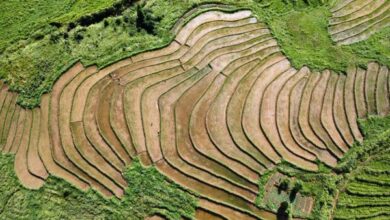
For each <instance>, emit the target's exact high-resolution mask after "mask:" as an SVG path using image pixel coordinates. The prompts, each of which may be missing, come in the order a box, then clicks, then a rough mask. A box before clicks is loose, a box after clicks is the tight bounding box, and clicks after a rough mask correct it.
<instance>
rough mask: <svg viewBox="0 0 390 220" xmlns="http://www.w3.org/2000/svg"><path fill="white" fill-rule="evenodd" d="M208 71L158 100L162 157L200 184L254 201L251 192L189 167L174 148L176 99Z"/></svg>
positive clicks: (207, 70)
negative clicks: (203, 183) (204, 183)
mask: <svg viewBox="0 0 390 220" xmlns="http://www.w3.org/2000/svg"><path fill="white" fill-rule="evenodd" d="M209 71H210V69H204V70H201V71H200V73H198V74H196V75H194V76H193V77H191V78H189V79H187V80H185V81H183V82H182V83H180V84H179V85H177V86H176V87H173V88H172V89H170V90H169V91H167V92H166V93H164V94H163V95H162V96H161V97H160V99H159V108H160V117H161V122H160V123H161V132H160V137H161V139H160V144H161V150H162V153H163V155H164V158H165V160H166V161H167V162H168V163H169V164H171V165H172V166H173V167H174V168H175V169H177V170H178V171H180V172H183V173H185V174H186V175H191V176H192V177H193V178H195V179H198V180H201V181H202V182H205V181H207V182H210V183H212V185H213V186H217V187H223V188H224V189H227V190H229V191H232V192H235V191H237V193H238V194H237V195H240V196H244V198H245V197H247V198H248V199H249V200H252V199H254V198H255V197H254V195H253V194H252V192H250V191H248V190H247V189H242V188H238V187H237V186H234V185H232V184H231V183H229V182H225V181H221V180H220V179H217V178H216V177H214V176H212V175H211V174H210V173H207V172H202V171H201V170H200V169H199V168H198V167H197V166H190V164H188V163H186V162H185V160H183V159H182V157H181V156H180V155H179V152H178V149H177V148H176V147H178V146H176V145H177V143H178V142H176V141H177V140H176V137H175V129H177V128H175V123H174V120H172V118H174V106H175V105H177V104H176V102H177V99H179V98H180V96H181V93H182V92H184V91H186V90H187V89H188V88H189V87H190V86H191V85H193V84H195V83H196V82H198V81H199V80H200V79H201V78H202V77H205V76H204V75H205V74H207V73H209Z"/></svg>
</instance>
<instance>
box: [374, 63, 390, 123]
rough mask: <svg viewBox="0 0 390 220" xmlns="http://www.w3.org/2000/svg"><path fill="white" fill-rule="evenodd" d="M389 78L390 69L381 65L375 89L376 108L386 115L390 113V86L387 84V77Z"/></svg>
mask: <svg viewBox="0 0 390 220" xmlns="http://www.w3.org/2000/svg"><path fill="white" fill-rule="evenodd" d="M388 78H389V70H388V69H387V67H386V66H381V68H380V70H379V74H378V82H377V87H376V91H375V94H376V96H375V99H376V104H377V105H376V109H377V110H378V114H379V115H380V116H385V115H388V114H389V113H390V102H389V94H390V92H389V89H390V88H389V87H388V85H387V79H388Z"/></svg>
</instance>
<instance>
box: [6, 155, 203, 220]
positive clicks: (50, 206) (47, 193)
mask: <svg viewBox="0 0 390 220" xmlns="http://www.w3.org/2000/svg"><path fill="white" fill-rule="evenodd" d="M13 161H14V157H13V156H10V155H0V172H1V177H2V178H1V180H2V181H0V219H144V218H145V217H147V216H151V215H155V214H158V215H161V216H164V217H166V218H167V219H182V218H185V219H192V218H193V217H194V214H195V209H196V207H197V199H196V197H195V196H193V195H192V194H190V193H189V192H188V191H186V190H185V189H183V188H181V187H180V186H178V185H176V184H174V183H172V182H170V181H169V180H168V179H167V178H166V177H164V176H163V175H161V174H160V173H159V172H158V171H157V170H156V169H155V168H154V167H150V168H144V167H142V166H141V164H140V163H139V161H135V162H134V163H133V164H132V165H131V166H130V167H129V168H127V169H126V170H125V172H124V176H125V178H126V180H127V181H128V184H129V187H128V188H127V189H126V192H125V196H124V197H123V198H122V199H121V200H119V199H105V198H103V197H101V196H100V194H98V193H96V192H95V191H92V190H89V191H88V192H82V191H80V190H78V189H76V188H74V187H73V186H71V185H70V184H68V183H67V182H65V181H63V180H61V179H58V178H55V177H49V179H48V180H47V183H46V184H45V185H44V186H43V187H42V188H41V189H39V190H38V191H31V190H27V189H25V188H23V187H22V186H21V185H20V183H19V182H18V179H17V177H16V175H15V173H14V171H13Z"/></svg>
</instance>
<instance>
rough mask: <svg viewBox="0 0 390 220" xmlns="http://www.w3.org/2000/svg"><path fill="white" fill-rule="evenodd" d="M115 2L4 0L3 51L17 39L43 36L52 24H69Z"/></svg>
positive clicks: (1, 10) (0, 35) (1, 17)
mask: <svg viewBox="0 0 390 220" xmlns="http://www.w3.org/2000/svg"><path fill="white" fill-rule="evenodd" d="M116 1H117V0H108V1H107V0H95V1H90V0H88V1H81V0H76V1H74V0H63V1H56V0H48V1H42V0H40V1H36V0H26V1H23V2H21V1H17V0H10V1H2V2H1V7H0V29H1V30H2V31H1V32H0V51H3V50H4V49H5V48H8V47H9V46H11V45H12V44H14V43H16V42H17V41H18V40H24V39H27V38H29V37H33V38H40V37H39V36H38V35H41V37H43V35H44V34H45V33H50V28H49V27H50V23H52V22H61V23H64V24H66V23H68V22H72V21H75V20H77V19H79V18H80V17H81V16H84V15H87V14H91V13H95V12H97V11H100V10H102V9H104V8H107V7H110V6H111V5H112V4H114V3H115V2H116ZM40 29H41V30H40ZM45 31H46V32H45ZM35 32H37V33H35ZM39 32H40V33H39ZM44 32H45V33H44ZM34 33H35V35H34Z"/></svg>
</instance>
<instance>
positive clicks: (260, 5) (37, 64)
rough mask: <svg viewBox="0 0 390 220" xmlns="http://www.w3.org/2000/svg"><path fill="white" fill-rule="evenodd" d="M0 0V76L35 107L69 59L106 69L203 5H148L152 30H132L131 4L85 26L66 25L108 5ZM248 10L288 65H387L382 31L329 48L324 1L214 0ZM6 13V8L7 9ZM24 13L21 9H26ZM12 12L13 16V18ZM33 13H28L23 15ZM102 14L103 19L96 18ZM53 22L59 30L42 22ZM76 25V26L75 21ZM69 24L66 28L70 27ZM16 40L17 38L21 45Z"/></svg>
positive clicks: (157, 43)
mask: <svg viewBox="0 0 390 220" xmlns="http://www.w3.org/2000/svg"><path fill="white" fill-rule="evenodd" d="M92 2H93V3H91V1H50V2H47V1H40V0H39V1H32V0H29V1H26V2H25V3H23V4H20V3H19V2H18V1H15V0H13V1H5V2H1V3H0V6H1V7H0V14H1V16H2V17H1V19H0V28H1V29H2V32H1V34H0V51H2V52H0V78H3V79H4V80H5V81H7V82H8V84H9V85H10V86H11V88H12V89H13V90H14V91H17V92H19V93H20V96H19V98H18V103H19V104H21V105H22V106H25V107H34V106H36V105H38V104H39V102H40V96H41V95H42V94H43V93H45V92H49V91H50V90H51V87H52V85H53V83H54V82H55V80H56V79H58V77H59V76H60V75H61V73H63V72H64V71H65V70H66V69H67V68H68V67H69V66H70V65H72V64H73V63H74V62H75V60H78V59H81V61H82V62H83V63H84V64H85V65H91V64H97V65H98V66H99V67H103V66H106V65H107V64H109V63H113V62H115V61H117V60H120V59H122V58H125V57H128V56H130V55H132V54H135V53H138V52H140V51H144V50H148V49H152V48H157V47H163V46H165V45H167V44H168V43H169V42H170V41H171V39H172V38H173V35H172V33H171V32H170V29H171V28H172V27H173V25H174V24H175V22H176V21H177V20H178V19H179V18H180V17H181V16H182V15H183V14H184V13H185V12H186V11H188V10H190V9H191V8H193V7H196V6H198V5H199V4H202V3H206V2H210V1H208V0H187V1H179V0H174V1H164V0H150V1H147V3H146V5H144V6H142V9H143V10H145V11H147V12H148V13H149V15H148V16H146V17H149V18H157V19H156V21H157V22H155V25H154V27H153V31H145V30H144V29H140V28H137V27H136V26H137V12H136V7H135V6H131V7H129V8H128V9H127V10H124V11H119V12H120V13H119V12H118V13H119V14H118V13H115V16H111V17H109V16H108V17H106V18H105V17H103V18H102V17H99V19H98V21H97V22H92V23H91V24H90V25H83V26H80V25H75V27H73V25H70V24H78V23H77V22H76V23H73V21H75V20H77V19H80V18H81V17H82V16H83V15H85V14H87V13H93V12H97V11H99V10H101V9H102V8H107V7H108V6H110V5H113V4H114V2H118V1H114V0H110V1H100V0H99V1H92ZM213 2H219V3H225V4H230V5H233V6H236V7H237V8H248V9H250V10H252V11H253V12H254V15H255V16H256V17H258V19H259V20H261V21H264V22H266V23H267V24H268V25H269V27H270V28H271V31H272V33H273V34H274V36H275V37H276V38H277V40H278V42H279V43H280V45H281V47H282V50H283V51H284V53H285V54H286V55H287V56H288V57H289V59H290V60H291V62H292V63H293V65H294V66H295V67H296V68H300V67H302V66H304V65H306V66H309V67H310V68H312V69H316V70H321V69H325V68H330V69H333V70H337V71H345V70H346V67H347V66H348V65H360V66H364V65H366V64H367V63H368V62H369V61H373V60H376V61H379V62H381V63H383V64H386V65H389V62H390V61H389V59H388V57H389V56H390V42H389V41H388V39H389V37H390V36H389V35H390V28H387V29H385V30H383V31H381V32H380V33H377V34H376V35H374V36H373V37H371V38H370V39H368V40H366V41H364V42H360V43H356V44H353V45H351V46H336V45H335V44H334V43H333V42H332V41H331V39H330V37H329V35H328V32H327V21H328V18H329V16H330V12H329V9H330V5H331V4H333V1H332V0H310V1H309V0H294V1H292V0H291V1H290V0H267V1H266V0H256V1H252V0H240V1H234V0H217V1H213ZM11 8H13V10H10V9H11ZM26 8H27V11H26ZM15 11H16V14H18V16H14V15H15ZM31 15H33V16H31ZM101 16H105V14H103V15H101ZM53 22H57V23H59V24H67V25H62V26H61V25H59V26H58V25H48V24H49V23H53ZM79 23H80V22H79ZM70 27H71V28H70ZM22 39H24V40H22Z"/></svg>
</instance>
